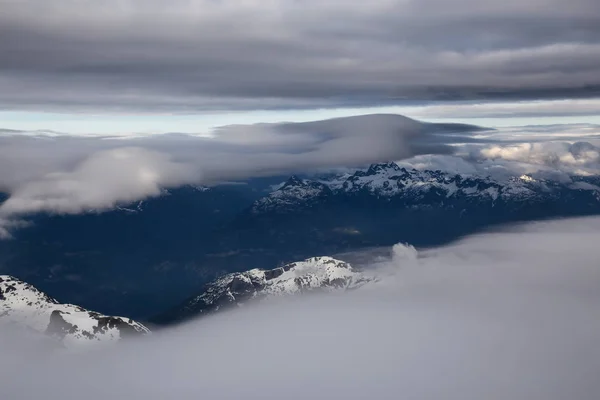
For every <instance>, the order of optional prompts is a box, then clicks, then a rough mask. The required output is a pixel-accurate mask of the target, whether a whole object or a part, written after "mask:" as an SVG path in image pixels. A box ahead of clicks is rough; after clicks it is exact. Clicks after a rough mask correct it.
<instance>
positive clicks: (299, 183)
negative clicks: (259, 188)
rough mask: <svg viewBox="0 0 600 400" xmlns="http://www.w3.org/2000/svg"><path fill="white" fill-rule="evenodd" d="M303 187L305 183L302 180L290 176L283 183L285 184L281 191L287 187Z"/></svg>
mask: <svg viewBox="0 0 600 400" xmlns="http://www.w3.org/2000/svg"><path fill="white" fill-rule="evenodd" d="M304 185H305V183H304V181H303V180H302V179H300V178H298V177H297V176H296V175H292V176H290V178H289V179H288V180H287V181H285V183H284V184H283V186H282V187H281V188H282V189H283V188H286V187H289V186H304Z"/></svg>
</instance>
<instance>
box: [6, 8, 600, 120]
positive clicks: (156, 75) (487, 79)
mask: <svg viewBox="0 0 600 400" xmlns="http://www.w3.org/2000/svg"><path fill="white" fill-rule="evenodd" d="M599 22H600V11H599V8H598V7H597V2H596V0H573V1H569V2H568V3H565V2H564V1H560V0H535V1H528V2H526V3H524V2H521V1H516V0H510V1H505V2H503V3H502V4H501V5H500V3H498V2H495V1H480V0H452V1H446V0H443V1H442V0H419V1H415V0H377V1H371V2H368V3H358V2H347V1H342V0H335V1H328V2H326V3H324V2H322V1H319V0H305V1H301V2H299V1H294V0H271V1H256V0H223V1H212V0H192V1H189V0H175V1H169V2H166V1H146V0H107V1H103V2H102V3H101V4H94V3H92V2H87V1H78V0H59V1H52V2H48V1H44V0H27V1H2V13H1V14H0V38H1V39H0V53H1V54H3V55H4V56H3V57H2V59H1V60H0V88H1V89H2V90H0V108H3V109H10V110H30V111H40V110H42V111H63V112H64V111H67V112H133V111H144V112H157V111H166V112H182V113H194V112H202V111H209V110H234V109H238V110H240V109H244V110H247V109H281V108H321V107H340V106H346V107H348V106H365V105H369V106H373V105H385V104H394V103H398V102H403V101H406V100H411V101H414V100H478V101H479V100H483V99H512V100H514V99H542V98H544V99H555V98H585V97H592V96H595V97H598V96H600V78H599V76H600V70H599V67H598V66H599V65H600V28H598V27H599V26H600V23H599ZM585 110H586V108H585V107H584V108H583V109H582V110H581V111H582V112H586V111H585ZM587 112H589V110H588V111H587Z"/></svg>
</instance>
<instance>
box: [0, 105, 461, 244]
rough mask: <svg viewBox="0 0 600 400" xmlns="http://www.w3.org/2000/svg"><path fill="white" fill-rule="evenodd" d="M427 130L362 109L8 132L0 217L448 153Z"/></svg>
mask: <svg viewBox="0 0 600 400" xmlns="http://www.w3.org/2000/svg"><path fill="white" fill-rule="evenodd" d="M432 127H435V126H430V125H424V124H421V123H420V122H418V121H414V120H411V119H409V118H405V117H402V116H398V115H368V116H360V117H350V118H339V119H331V120H325V121H317V122H309V123H297V124H295V123H285V124H257V125H250V126H241V125H240V126H228V127H223V128H219V129H217V130H216V131H215V132H214V134H213V136H212V137H200V136H193V135H187V134H165V135H148V136H139V137H135V136H134V137H131V138H125V139H123V138H122V137H85V136H81V137H74V136H68V135H58V136H28V135H23V134H19V133H18V132H17V133H14V132H13V133H10V132H9V133H5V134H4V135H2V136H0V192H5V193H8V194H9V195H10V197H9V198H8V199H7V200H6V201H5V202H4V203H3V204H1V205H0V219H3V220H4V221H5V224H4V225H6V223H7V221H8V220H10V219H11V217H15V216H19V215H23V214H29V213H35V212H56V213H80V212H85V211H88V210H103V209H107V208H112V207H114V206H115V205H116V204H118V203H128V202H131V201H134V200H137V199H143V198H145V197H148V196H155V195H158V194H159V193H160V191H161V189H163V188H169V187H177V186H180V185H183V184H211V183H215V182H219V181H223V180H231V179H241V178H249V177H255V176H264V175H267V176H268V175H276V174H290V173H293V172H303V171H311V170H317V169H320V168H334V167H339V166H353V165H363V164H366V163H371V162H378V161H385V160H390V159H397V158H406V157H410V156H413V155H415V154H420V153H432V152H434V153H436V152H448V151H450V149H449V148H448V147H447V146H445V145H444V144H443V143H439V141H438V140H437V139H436V137H437V136H434V135H433V130H432ZM446 129H447V130H449V131H451V130H452V129H451V128H446ZM436 135H439V132H436ZM1 225H2V224H0V226H1ZM6 234H7V231H6V230H4V235H5V236H6Z"/></svg>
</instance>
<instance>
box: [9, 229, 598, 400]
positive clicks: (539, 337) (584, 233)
mask: <svg viewBox="0 0 600 400" xmlns="http://www.w3.org/2000/svg"><path fill="white" fill-rule="evenodd" d="M599 240H600V221H599V220H598V219H597V218H590V219H578V220H570V221H561V222H544V223H536V224H530V225H526V226H521V227H515V228H512V229H510V230H507V231H504V232H496V233H488V234H484V235H479V236H475V237H471V238H467V239H466V240H463V241H461V242H459V243H455V244H453V245H451V246H448V247H443V248H436V249H431V250H427V251H422V252H418V253H417V252H416V251H415V250H414V249H412V248H410V247H406V246H403V245H399V246H395V248H394V251H393V256H392V255H391V254H389V249H388V255H384V256H382V255H376V254H363V255H362V257H363V259H366V260H368V261H367V262H365V263H364V264H370V265H371V266H372V267H373V268H377V271H378V273H379V275H380V276H382V277H385V279H382V281H381V282H380V283H379V284H373V285H368V286H364V287H363V288H362V289H358V290H356V291H352V292H347V293H344V294H343V295H330V296H311V297H299V298H294V299H288V300H284V299H282V300H281V301H274V302H269V303H263V304H261V305H257V306H255V307H251V308H242V309H240V310H237V311H235V312H230V313H226V314H222V315H220V316H215V317H209V318H203V319H202V320H199V321H195V322H191V323H189V324H187V325H185V326H182V327H180V328H177V329H172V330H165V331H162V332H158V333H156V334H154V335H152V336H150V337H147V338H143V340H139V341H133V342H128V343H123V345H120V346H116V347H115V348H113V349H109V350H107V351H105V352H91V353H89V354H78V355H76V356H73V355H68V354H62V353H56V352H53V353H49V352H42V351H40V349H39V348H35V347H32V346H31V343H30V342H29V341H26V340H25V339H24V338H22V337H21V338H18V337H12V336H11V335H10V332H7V331H0V335H2V337H1V339H2V340H0V350H1V351H2V355H3V357H2V358H0V372H1V373H0V386H1V387H2V394H3V397H4V398H6V399H19V398H37V397H42V396H44V397H46V398H47V397H48V395H49V394H51V396H54V397H50V398H61V399H71V398H73V399H75V398H80V397H81V396H82V393H85V397H86V398H89V399H90V400H94V399H104V398H106V397H110V396H114V395H115V393H118V395H119V396H120V397H144V398H167V397H169V398H178V399H195V398H197V397H198V396H199V395H202V396H203V397H205V398H220V399H236V398H240V397H244V398H250V399H259V398H260V399H278V398H283V397H285V398H289V399H307V398H311V399H321V398H323V399H325V398H331V397H332V396H335V397H339V398H346V399H364V398H369V397H374V398H378V399H396V398H398V395H399V394H402V395H403V397H405V398H407V399H423V398H436V399H455V398H462V399H481V398H482V397H485V398H489V399H498V400H501V399H506V398H510V399H515V400H521V399H523V400H525V399H527V400H531V399H534V400H537V399H539V400H542V399H544V400H551V399H557V400H559V399H564V398H566V397H574V398H577V399H583V400H587V399H590V400H591V399H595V398H597V397H598V393H600V384H599V382H598V379H597V375H598V372H599V370H598V368H599V366H598V359H599V358H600V354H599V350H598V349H599V348H600V346H598V344H599V342H598V341H599V338H600V323H599V322H598V318H597V305H598V301H599V300H600V299H599V298H598V293H600V290H599V289H600V288H599V287H598V285H599V282H600V279H599V278H600V275H599V274H600V270H599V269H598V263H597V260H598V257H599V256H600V254H599V251H598V246H597V243H598V241H599ZM31 382H36V384H31ZM92 388H93V390H92Z"/></svg>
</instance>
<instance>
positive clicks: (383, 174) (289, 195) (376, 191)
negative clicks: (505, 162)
mask: <svg viewBox="0 0 600 400" xmlns="http://www.w3.org/2000/svg"><path fill="white" fill-rule="evenodd" d="M552 185H554V183H553V184H552ZM552 185H548V182H546V181H545V180H542V179H534V178H532V177H531V176H529V175H522V176H520V177H513V178H510V179H507V180H506V181H498V180H495V179H492V178H491V177H489V176H485V177H483V176H481V177H478V176H471V175H469V176H462V175H459V174H454V175H453V174H450V173H445V172H442V171H432V170H417V169H410V170H409V169H406V168H404V167H400V166H399V165H398V164H396V163H394V162H389V163H381V164H373V165H371V166H370V167H369V168H368V169H365V170H358V171H356V172H355V173H354V174H348V173H346V174H344V175H339V176H335V177H332V178H330V179H318V180H314V181H311V180H307V179H299V178H296V177H292V178H290V180H288V181H287V182H286V183H285V184H282V185H281V187H280V188H279V189H277V190H275V191H273V192H271V193H270V194H269V195H268V196H266V197H264V198H262V199H260V200H258V201H257V202H255V203H254V205H253V208H252V211H253V212H254V213H260V212H263V211H271V210H276V211H285V210H287V209H292V210H293V209H294V207H297V206H298V205H299V204H302V205H303V206H305V207H306V206H307V205H310V204H312V203H313V202H317V201H318V200H319V199H320V198H322V197H325V196H329V195H335V194H357V193H369V194H370V195H373V196H377V197H383V198H386V197H387V198H392V197H395V196H405V197H412V198H414V199H415V200H418V199H420V198H423V197H424V196H426V195H428V194H430V193H434V194H435V195H436V196H438V197H440V198H444V197H445V198H458V197H468V198H480V199H482V200H490V199H491V200H492V201H496V200H498V199H504V200H511V199H514V200H525V199H531V200H534V199H536V198H538V197H540V196H542V195H547V194H548V192H550V191H551V190H550V189H549V188H550V187H556V185H554V186H552ZM563 186H564V185H563ZM563 188H570V187H568V186H564V187H563ZM579 188H580V189H588V190H592V188H591V186H585V187H584V186H583V185H580V186H579Z"/></svg>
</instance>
